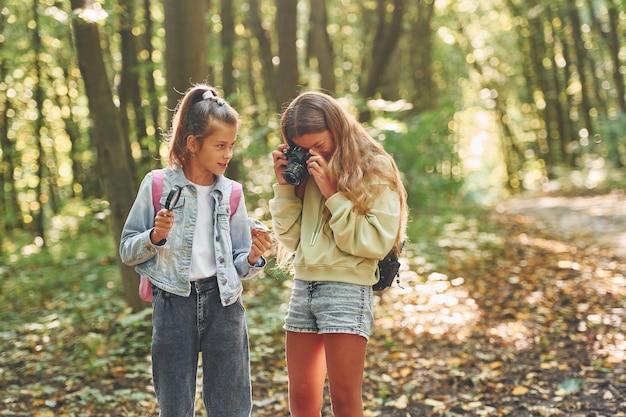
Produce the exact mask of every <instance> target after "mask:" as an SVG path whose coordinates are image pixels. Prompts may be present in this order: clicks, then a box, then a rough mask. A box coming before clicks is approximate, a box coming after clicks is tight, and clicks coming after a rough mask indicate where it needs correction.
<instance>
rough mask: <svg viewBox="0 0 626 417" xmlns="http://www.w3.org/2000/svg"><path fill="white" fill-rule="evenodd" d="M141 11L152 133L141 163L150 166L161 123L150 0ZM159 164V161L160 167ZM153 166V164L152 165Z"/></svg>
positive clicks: (158, 142) (158, 139)
mask: <svg viewBox="0 0 626 417" xmlns="http://www.w3.org/2000/svg"><path fill="white" fill-rule="evenodd" d="M143 13H144V21H145V22H146V32H145V33H144V35H143V37H142V46H143V47H144V48H145V50H146V52H147V54H146V56H147V58H146V60H145V61H143V62H142V64H143V65H142V67H144V68H146V70H145V71H144V72H143V78H144V79H145V80H146V89H147V92H146V93H147V94H146V95H147V96H148V103H150V118H151V121H152V127H153V132H155V133H153V134H152V135H151V136H152V140H151V141H150V144H149V145H148V149H150V151H151V152H150V153H151V155H146V156H145V157H142V162H143V165H146V166H150V165H151V164H152V165H154V161H155V159H157V158H158V157H159V147H160V145H161V140H160V136H159V135H157V134H156V132H158V130H159V127H161V124H160V122H159V108H160V104H159V94H158V92H157V87H156V82H155V81H154V74H153V71H154V62H153V61H152V58H153V53H154V47H153V46H152V32H153V30H154V29H153V25H152V15H151V13H150V0H144V2H143ZM166 125H167V123H163V126H166ZM160 166H161V164H160V163H159V166H158V167H160ZM152 167H153V168H154V166H152Z"/></svg>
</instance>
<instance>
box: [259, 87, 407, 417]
mask: <svg viewBox="0 0 626 417" xmlns="http://www.w3.org/2000/svg"><path fill="white" fill-rule="evenodd" d="M281 130H282V136H283V139H284V143H283V144H281V145H279V146H278V148H277V150H275V151H273V152H272V158H273V160H274V171H275V174H276V179H277V183H276V184H274V198H273V199H272V200H271V201H270V212H271V214H272V222H273V227H274V232H275V234H276V237H277V239H278V241H279V243H280V244H281V246H282V248H283V249H285V250H286V252H287V253H289V255H291V254H293V257H292V258H291V256H290V258H291V262H292V265H293V268H294V272H295V280H294V285H293V291H292V295H291V299H290V302H289V310H288V313H287V317H286V318H285V325H284V328H285V330H286V331H287V335H286V356H287V370H288V375H289V403H290V411H291V415H292V416H293V417H313V416H316V417H319V416H320V410H321V407H322V399H323V389H324V382H325V380H326V375H328V381H329V388H330V396H331V400H332V408H333V414H334V415H335V417H359V416H363V401H362V379H363V371H364V364H365V351H366V346H367V341H368V339H369V336H370V330H371V327H372V323H373V320H374V317H373V302H372V300H373V296H372V285H373V284H374V283H375V282H376V281H377V279H378V278H377V274H376V270H377V265H378V261H379V260H380V259H382V258H383V257H385V255H387V253H388V252H389V251H390V250H395V251H397V252H399V250H400V247H401V245H402V241H403V239H404V233H405V228H406V222H407V215H408V208H407V203H406V190H405V188H404V186H403V185H402V181H401V178H400V173H399V171H398V168H397V166H396V164H395V162H394V160H393V158H392V157H391V156H390V155H389V154H388V153H387V152H386V151H385V150H384V148H383V147H382V146H381V145H380V144H379V143H378V142H377V141H375V140H374V139H373V138H372V137H371V136H370V135H369V134H368V133H367V132H366V131H365V129H364V128H363V127H362V126H361V125H360V124H359V123H358V122H357V120H356V119H355V118H354V117H353V116H352V115H351V114H350V113H348V112H347V111H346V110H345V109H344V108H343V107H342V106H341V104H340V103H339V102H338V101H337V100H335V99H334V98H332V97H331V96H329V95H327V94H323V93H318V92H307V93H303V94H301V95H299V96H298V97H297V98H296V99H294V100H293V101H292V102H291V104H290V105H289V106H288V108H287V109H286V110H285V112H284V113H283V116H282V120H281Z"/></svg>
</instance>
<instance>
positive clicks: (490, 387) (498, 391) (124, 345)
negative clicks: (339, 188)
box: [0, 192, 626, 417]
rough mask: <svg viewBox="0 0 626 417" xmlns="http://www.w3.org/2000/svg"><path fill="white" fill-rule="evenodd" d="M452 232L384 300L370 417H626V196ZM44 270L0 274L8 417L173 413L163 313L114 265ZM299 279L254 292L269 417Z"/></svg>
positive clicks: (464, 221) (0, 394)
mask: <svg viewBox="0 0 626 417" xmlns="http://www.w3.org/2000/svg"><path fill="white" fill-rule="evenodd" d="M416 215H417V214H416ZM438 221H443V220H442V219H438V218H437V216H433V218H432V222H435V223H436V222H438ZM442 230H443V232H442V233H441V234H440V235H437V236H435V235H433V236H430V235H428V234H427V233H425V234H424V236H421V237H420V238H419V239H414V240H415V241H414V242H412V243H411V245H409V247H408V248H407V249H406V250H405V258H404V259H403V270H402V274H401V280H400V286H394V287H393V288H391V289H389V290H387V291H385V292H383V293H382V294H378V297H377V301H376V316H377V321H376V327H375V330H374V334H373V336H372V339H371V341H370V344H369V348H368V358H367V364H366V374H365V378H364V381H363V387H364V399H365V408H366V412H365V414H366V416H389V417H416V416H441V417H450V416H515V417H530V416H574V417H577V416H580V417H583V416H584V417H590V416H595V417H599V416H626V336H625V335H626V310H625V306H624V301H625V300H626V195H625V194H623V193H617V192H616V193H612V194H607V195H602V196H591V197H570V198H565V197H541V198H533V199H515V200H509V201H507V202H504V203H502V204H500V205H498V206H495V207H494V208H493V209H492V210H491V211H490V212H488V213H479V212H477V213H476V216H470V215H467V214H464V215H459V216H456V217H454V218H453V219H451V220H450V219H446V220H445V225H444V227H443V228H442ZM99 253H100V254H101V253H102V250H100V252H99ZM44 261H46V260H44ZM44 261H36V260H35V259H33V260H32V261H31V263H28V262H20V263H19V269H18V268H17V267H16V266H15V265H13V264H9V265H5V266H0V276H1V277H2V284H1V287H0V290H1V292H0V298H1V299H2V300H3V306H2V309H1V310H0V415H3V416H156V415H158V410H157V406H156V402H155V400H154V395H153V392H152V387H151V380H150V362H149V361H150V358H149V346H150V334H149V333H150V326H149V310H146V311H145V312H143V313H140V314H135V315H132V314H130V313H129V312H128V311H126V310H125V309H124V308H123V304H122V302H121V300H120V299H119V297H118V296H117V295H116V294H117V293H116V292H115V291H116V290H115V288H114V287H115V284H112V283H111V282H112V279H111V276H115V271H116V269H115V265H114V261H115V260H114V259H111V258H105V259H102V255H100V257H97V256H93V257H92V256H89V255H85V254H82V255H81V254H80V253H77V254H74V256H70V257H69V258H67V259H64V260H62V261H61V262H60V261H59V260H58V258H57V259H53V260H50V261H48V262H49V263H51V262H52V263H54V262H56V263H59V262H60V263H61V264H62V265H63V268H62V269H61V271H59V268H58V267H57V268H56V269H55V268H54V267H52V266H47V267H46V266H45V262H44ZM16 265H17V264H16ZM73 271H78V272H73ZM52 275H54V277H52ZM107 283H109V284H107ZM289 283H290V281H289V280H288V279H282V278H274V277H266V278H263V279H259V280H256V281H253V282H247V283H246V284H245V287H246V294H245V295H244V300H245V303H246V306H247V309H248V320H249V329H250V342H251V348H252V368H253V369H252V373H253V390H254V399H255V409H254V411H253V416H255V417H266V416H272V417H280V416H288V415H289V412H288V404H287V383H286V370H285V363H284V351H283V334H282V330H281V326H282V319H283V316H284V310H285V303H286V302H287V300H288V295H289ZM107 287H111V288H107ZM42 292H43V293H44V294H42ZM201 410H202V406H201V402H200V400H199V397H198V415H204V411H201ZM323 415H324V416H331V415H332V413H331V411H330V406H329V400H328V398H326V405H325V407H324V410H323Z"/></svg>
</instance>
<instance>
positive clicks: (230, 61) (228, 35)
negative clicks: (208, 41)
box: [220, 0, 235, 97]
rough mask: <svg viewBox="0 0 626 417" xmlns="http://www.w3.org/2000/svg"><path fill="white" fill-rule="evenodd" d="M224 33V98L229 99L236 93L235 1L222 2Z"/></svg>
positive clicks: (226, 0)
mask: <svg viewBox="0 0 626 417" xmlns="http://www.w3.org/2000/svg"><path fill="white" fill-rule="evenodd" d="M220 19H221V20H222V32H221V33H220V35H221V36H220V41H221V46H222V68H223V70H222V90H224V96H225V97H229V96H230V95H232V94H233V93H234V92H235V75H234V72H235V66H234V60H235V15H234V13H233V1H232V0H221V13H220Z"/></svg>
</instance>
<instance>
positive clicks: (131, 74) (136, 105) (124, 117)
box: [118, 0, 148, 176]
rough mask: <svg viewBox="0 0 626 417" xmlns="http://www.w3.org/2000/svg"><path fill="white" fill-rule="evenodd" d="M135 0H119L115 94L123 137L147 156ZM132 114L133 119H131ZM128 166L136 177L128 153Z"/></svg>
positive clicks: (132, 160)
mask: <svg viewBox="0 0 626 417" xmlns="http://www.w3.org/2000/svg"><path fill="white" fill-rule="evenodd" d="M134 1H135V0H119V5H120V8H121V10H122V13H121V14H120V39H121V41H122V69H121V77H120V85H119V88H118V95H119V98H120V117H121V121H122V129H123V132H124V135H123V137H124V138H128V139H129V143H128V146H129V149H130V135H131V133H133V134H134V135H135V141H136V142H137V143H138V145H139V148H140V149H141V154H142V155H144V154H147V153H148V151H147V149H145V147H146V145H145V144H144V140H143V139H144V137H145V136H146V118H145V116H144V114H143V109H142V106H141V93H140V92H139V73H138V71H139V61H138V59H137V45H136V44H135V36H134V35H133V27H132V26H133V23H132V22H133V21H132V16H133V15H134V13H135V7H134V4H133V3H134ZM129 114H130V115H132V116H133V118H132V120H131V117H130V116H129ZM131 121H132V122H134V126H135V128H134V129H131V128H130V124H131ZM128 156H129V158H131V160H130V161H129V165H130V167H131V168H132V169H133V172H134V174H133V175H134V176H136V175H137V174H136V170H135V163H134V159H133V158H132V154H131V153H130V151H129V153H128Z"/></svg>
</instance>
